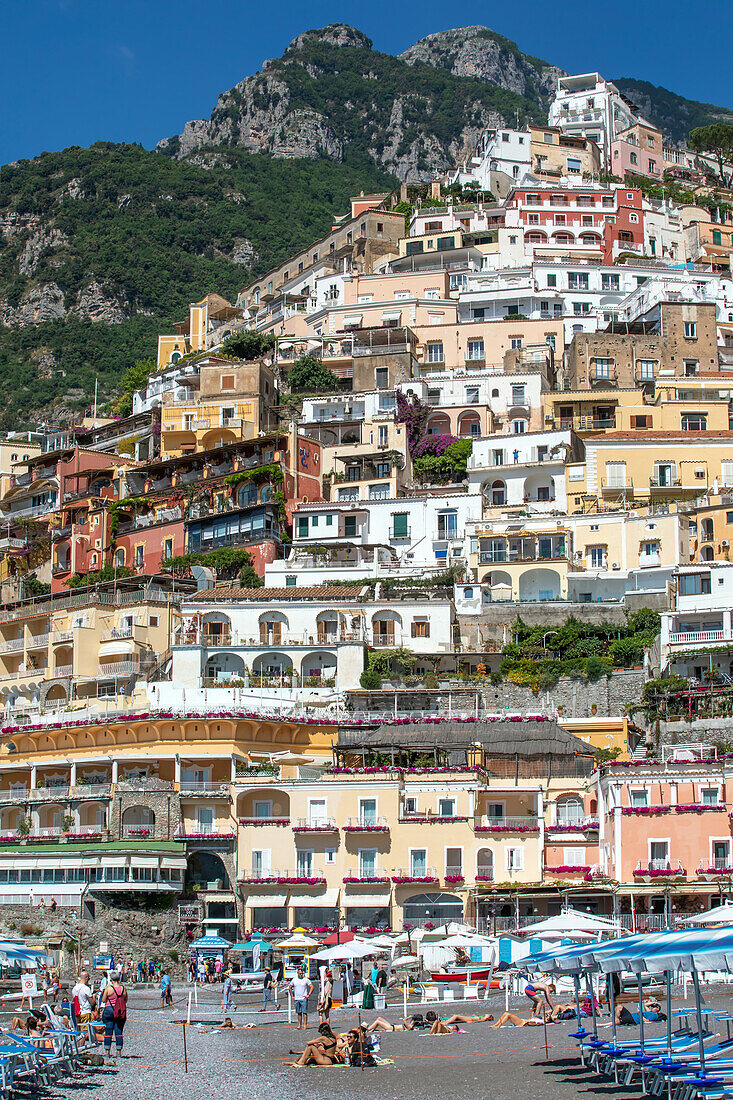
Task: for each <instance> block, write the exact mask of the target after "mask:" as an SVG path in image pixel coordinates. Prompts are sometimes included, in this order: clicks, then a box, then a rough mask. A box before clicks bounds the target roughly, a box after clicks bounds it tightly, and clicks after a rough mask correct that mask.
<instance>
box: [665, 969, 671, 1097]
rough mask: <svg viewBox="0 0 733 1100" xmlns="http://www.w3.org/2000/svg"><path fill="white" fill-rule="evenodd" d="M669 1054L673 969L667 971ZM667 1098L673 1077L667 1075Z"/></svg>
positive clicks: (669, 1048)
mask: <svg viewBox="0 0 733 1100" xmlns="http://www.w3.org/2000/svg"><path fill="white" fill-rule="evenodd" d="M666 977H667V1054H668V1055H669V1057H670V1060H671V1058H672V971H671V970H668V971H667V975H666ZM667 1100H672V1078H671V1077H670V1076H669V1075H667Z"/></svg>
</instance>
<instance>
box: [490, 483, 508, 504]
mask: <svg viewBox="0 0 733 1100" xmlns="http://www.w3.org/2000/svg"><path fill="white" fill-rule="evenodd" d="M491 503H492V504H499V505H500V504H506V485H505V484H504V482H503V481H494V482H493V483H492V485H491Z"/></svg>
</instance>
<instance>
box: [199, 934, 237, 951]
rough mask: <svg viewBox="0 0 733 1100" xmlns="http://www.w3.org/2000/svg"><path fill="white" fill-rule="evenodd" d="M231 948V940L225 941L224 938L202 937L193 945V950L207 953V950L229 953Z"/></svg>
mask: <svg viewBox="0 0 733 1100" xmlns="http://www.w3.org/2000/svg"><path fill="white" fill-rule="evenodd" d="M231 946H232V945H231V943H230V942H229V940H225V939H224V937H223V936H201V938H200V939H198V940H194V941H193V943H192V944H191V948H192V949H193V950H196V951H205V950H206V949H207V948H211V949H212V950H215V951H216V950H218V951H228V950H229V948H230V947H231Z"/></svg>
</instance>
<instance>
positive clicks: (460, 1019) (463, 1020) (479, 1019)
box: [443, 1012, 494, 1024]
mask: <svg viewBox="0 0 733 1100" xmlns="http://www.w3.org/2000/svg"><path fill="white" fill-rule="evenodd" d="M493 1019H494V1017H493V1016H492V1015H491V1013H490V1012H487V1013H486V1015H485V1016H477V1015H475V1014H474V1015H473V1016H462V1015H461V1013H460V1012H456V1013H454V1014H453V1015H452V1016H449V1017H448V1018H447V1019H446V1020H443V1023H444V1024H483V1023H486V1022H487V1020H493Z"/></svg>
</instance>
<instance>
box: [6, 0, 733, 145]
mask: <svg viewBox="0 0 733 1100" xmlns="http://www.w3.org/2000/svg"><path fill="white" fill-rule="evenodd" d="M1 10H2V25H1V26H2V43H3V63H2V66H1V67H0V163H6V162H8V161H10V160H15V159H18V158H20V157H29V156H34V155H35V154H37V153H39V152H41V151H43V150H50V149H61V148H64V147H65V146H68V145H89V144H90V143H91V142H93V141H98V140H111V141H138V142H141V143H142V144H143V145H145V146H146V147H148V148H150V147H152V146H153V145H154V144H155V142H156V141H157V140H159V139H160V138H162V137H167V136H169V135H170V134H173V133H178V132H179V131H180V130H181V129H182V127H183V124H184V123H185V122H186V120H187V119H190V118H203V117H208V115H209V114H210V112H211V110H212V108H213V106H214V105H215V103H216V97H217V95H218V93H219V92H220V91H223V90H225V89H227V88H230V87H231V86H232V85H233V84H236V83H237V82H238V81H239V80H241V79H242V78H243V77H244V76H247V75H249V74H250V73H253V72H255V71H256V70H257V69H258V68H259V67H260V65H261V63H262V61H263V59H264V58H267V57H277V56H279V55H280V54H281V53H282V51H283V50H284V48H285V47H286V46H287V44H288V42H290V40H291V39H292V38H294V37H295V35H296V34H299V33H300V32H301V31H303V30H306V29H308V28H310V27H314V26H323V25H324V24H326V23H330V22H336V21H341V22H346V23H351V24H352V25H353V26H356V27H359V29H361V30H363V31H364V32H365V33H366V34H368V35H369V36H370V38H372V39H373V40H374V45H375V48H376V49H379V50H383V51H384V52H386V53H399V52H400V51H401V50H404V49H406V48H407V46H409V45H411V44H412V43H413V42H415V41H416V40H417V39H418V38H421V37H423V36H424V35H426V34H429V33H430V32H432V31H438V30H445V29H447V28H448V27H451V26H459V25H463V26H467V25H469V24H473V23H481V24H484V25H486V26H489V27H491V29H492V30H495V31H498V32H500V33H501V34H504V35H506V36H507V37H508V38H512V39H514V41H516V42H517V43H518V45H519V47H520V48H521V49H522V50H524V51H525V52H526V53H530V54H534V55H535V56H538V57H543V58H545V59H546V60H548V61H552V62H554V63H555V64H557V65H559V66H560V67H561V68H564V69H566V70H568V71H571V72H572V71H574V72H587V71H595V70H596V69H598V70H599V71H601V72H603V73H604V75H606V76H609V77H611V76H636V77H639V78H641V79H646V80H650V81H652V82H653V83H654V84H663V85H664V86H665V87H667V88H670V89H671V90H672V91H676V92H679V93H680V94H682V95H686V96H688V97H689V98H693V99H700V100H704V101H706V102H712V103H717V104H720V105H723V106H728V107H731V106H733V92H732V91H731V86H730V79H729V72H730V69H729V65H728V62H727V60H726V55H725V53H724V52H721V51H719V50H718V48H717V45H716V44H717V43H719V42H725V41H730V31H731V30H732V29H733V4H731V0H697V3H696V4H695V5H692V6H691V5H690V3H689V0H684V2H682V0H646V2H645V3H640V2H639V0H634V2H630V0H616V2H615V3H607V2H605V3H601V2H600V0H563V2H562V3H551V2H549V0H521V2H520V3H516V2H514V3H506V4H503V5H502V4H497V3H493V4H486V3H476V2H473V0H463V3H461V4H460V5H451V4H446V3H437V2H435V0H421V2H420V4H410V3H407V4H405V3H403V4H397V3H395V2H394V0H389V2H387V0H372V2H371V3H370V4H363V3H362V4H355V3H353V2H352V0H342V2H341V3H338V4H337V3H332V2H330V0H326V2H322V3H320V4H317V5H316V4H305V3H302V2H301V0H280V2H279V3H272V2H270V3H263V2H262V0H260V2H257V3H253V2H251V0H209V2H208V3H206V2H203V0H195V2H194V0H4V2H3V3H2V6H1ZM454 13H455V14H454Z"/></svg>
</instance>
